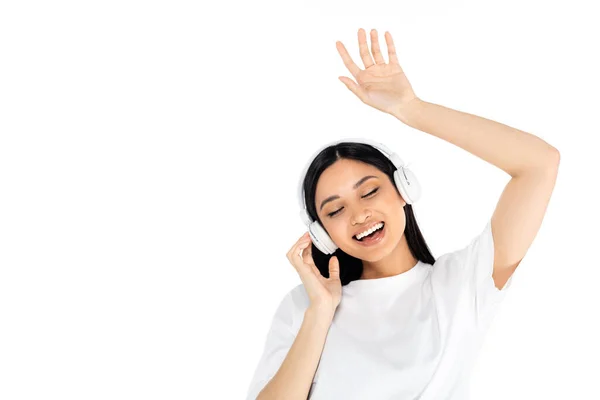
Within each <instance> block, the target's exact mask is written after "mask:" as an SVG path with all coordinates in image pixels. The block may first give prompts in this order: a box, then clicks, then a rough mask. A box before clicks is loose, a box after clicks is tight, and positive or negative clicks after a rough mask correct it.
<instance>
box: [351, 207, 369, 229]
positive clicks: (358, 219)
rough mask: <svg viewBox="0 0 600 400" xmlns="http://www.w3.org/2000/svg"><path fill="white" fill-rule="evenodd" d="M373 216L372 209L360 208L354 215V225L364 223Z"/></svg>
mask: <svg viewBox="0 0 600 400" xmlns="http://www.w3.org/2000/svg"><path fill="white" fill-rule="evenodd" d="M370 217H371V211H369V210H367V209H364V208H360V209H359V210H357V211H355V212H354V214H353V215H352V225H357V224H364V223H365V221H367V220H368V219H369V218H370Z"/></svg>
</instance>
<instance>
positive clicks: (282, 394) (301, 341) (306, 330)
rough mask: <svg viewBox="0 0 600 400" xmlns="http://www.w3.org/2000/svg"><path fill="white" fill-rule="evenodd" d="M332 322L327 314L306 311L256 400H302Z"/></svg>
mask: <svg viewBox="0 0 600 400" xmlns="http://www.w3.org/2000/svg"><path fill="white" fill-rule="evenodd" d="M332 319H333V316H332V315H330V314H328V313H327V312H325V313H323V312H320V311H318V310H317V309H313V308H308V309H307V310H306V312H305V314H304V320H303V322H302V325H301V326H300V330H299V331H298V335H297V336H296V339H295V340H294V343H293V344H292V347H290V350H289V351H288V354H287V356H286V357H285V359H284V360H283V363H282V364H281V367H279V370H278V371H277V373H276V374H275V376H274V377H273V378H272V379H271V380H270V381H269V382H268V383H267V385H266V386H265V387H264V388H263V390H262V391H261V392H260V393H259V395H258V397H257V398H256V399H257V400H279V399H285V400H295V399H298V400H300V399H301V400H306V398H307V397H308V392H309V390H310V386H311V384H312V380H313V378H314V376H315V372H316V371H317V366H318V365H319V360H320V359H321V353H322V351H323V347H324V345H325V339H326V338H327V333H328V332H329V327H330V326H331V321H332Z"/></svg>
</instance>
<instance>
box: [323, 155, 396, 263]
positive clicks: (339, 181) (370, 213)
mask: <svg viewBox="0 0 600 400" xmlns="http://www.w3.org/2000/svg"><path fill="white" fill-rule="evenodd" d="M369 176H372V177H371V178H366V179H365V177H369ZM357 183H360V184H359V185H358V186H356V187H354V186H355V185H356V184H357ZM374 190H376V192H374V193H373V191H374ZM332 196H333V197H332ZM336 196H337V197H336ZM322 204H323V205H322ZM405 204H406V202H405V201H404V199H403V198H402V196H400V194H398V191H397V190H396V187H395V185H394V184H392V182H391V181H390V179H389V178H388V176H387V175H386V174H385V173H383V172H381V171H380V170H379V169H377V168H376V167H375V166H373V165H370V164H366V163H363V162H360V161H356V160H348V159H339V160H337V161H336V162H335V163H334V164H332V165H331V166H329V167H328V168H327V169H326V170H325V171H324V172H323V173H322V174H321V176H320V177H319V180H318V182H317V189H316V194H315V205H316V208H317V214H318V215H319V218H320V219H321V222H322V224H323V227H324V228H325V230H326V231H327V233H328V234H329V236H330V237H331V239H332V240H333V241H334V242H335V244H336V245H337V246H338V247H339V248H340V249H341V250H342V251H344V252H345V253H347V254H349V255H351V256H353V257H356V258H358V259H361V260H363V261H370V262H374V261H378V260H380V259H382V258H383V257H385V256H386V255H388V254H390V253H391V252H392V251H393V250H394V249H395V248H396V246H397V245H398V243H399V242H400V239H401V238H402V235H403V234H404V227H405V225H406V219H405V215H404V205H405ZM321 205H322V208H321ZM382 221H383V222H384V224H385V226H384V228H385V236H384V237H383V239H382V240H381V241H380V242H379V243H377V244H375V245H372V246H364V245H362V244H361V243H360V242H358V241H357V240H356V239H355V238H353V236H354V235H356V234H357V233H360V232H363V231H365V230H366V229H367V228H369V227H371V226H372V225H373V224H376V223H378V222H382Z"/></svg>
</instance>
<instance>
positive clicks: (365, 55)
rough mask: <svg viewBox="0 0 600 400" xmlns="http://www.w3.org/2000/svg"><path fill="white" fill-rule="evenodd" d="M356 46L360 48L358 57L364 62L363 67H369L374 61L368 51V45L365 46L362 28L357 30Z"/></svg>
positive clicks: (365, 41) (365, 36)
mask: <svg viewBox="0 0 600 400" xmlns="http://www.w3.org/2000/svg"><path fill="white" fill-rule="evenodd" d="M358 48H359V49H360V57H361V58H362V60H363V63H364V64H365V68H369V67H370V66H372V65H373V64H374V63H373V59H372V58H371V53H370V52H369V47H368V46H367V34H366V33H365V30H364V29H363V28H360V29H359V30H358Z"/></svg>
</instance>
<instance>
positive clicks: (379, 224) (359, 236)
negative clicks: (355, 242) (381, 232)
mask: <svg viewBox="0 0 600 400" xmlns="http://www.w3.org/2000/svg"><path fill="white" fill-rule="evenodd" d="M382 226H383V222H380V223H378V224H377V225H375V226H374V227H372V228H371V229H368V230H366V231H364V232H362V233H359V234H358V235H356V238H357V239H362V238H363V237H365V236H367V235H369V234H371V233H373V232H374V231H376V230H377V229H379V228H381V227H382Z"/></svg>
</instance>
